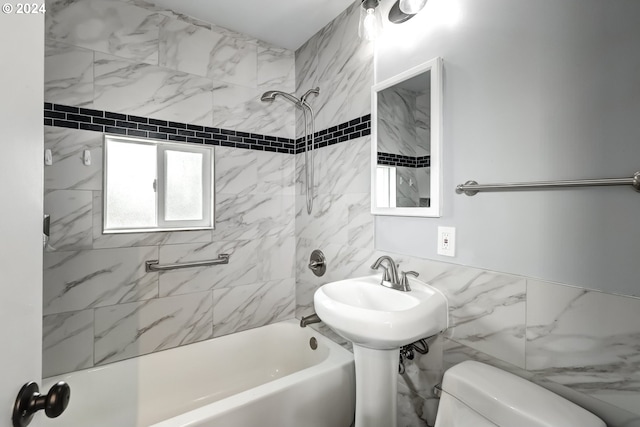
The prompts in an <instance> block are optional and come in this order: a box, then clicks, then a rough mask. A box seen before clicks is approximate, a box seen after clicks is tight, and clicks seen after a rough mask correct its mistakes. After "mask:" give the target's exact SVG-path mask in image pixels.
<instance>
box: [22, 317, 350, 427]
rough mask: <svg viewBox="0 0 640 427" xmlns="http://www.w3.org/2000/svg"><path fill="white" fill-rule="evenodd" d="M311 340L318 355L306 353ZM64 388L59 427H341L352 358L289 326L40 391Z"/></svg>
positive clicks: (121, 365)
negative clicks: (68, 392)
mask: <svg viewBox="0 0 640 427" xmlns="http://www.w3.org/2000/svg"><path fill="white" fill-rule="evenodd" d="M311 337H315V338H316V340H317V342H318V348H317V349H316V350H312V349H311V348H310V345H309V340H310V339H311ZM60 380H64V381H67V382H68V383H69V385H70V386H71V401H70V403H69V407H68V408H67V411H66V412H65V413H64V414H62V415H61V416H60V417H59V418H57V419H50V420H49V419H48V420H46V421H44V420H43V418H44V414H38V415H37V416H36V418H38V420H37V422H36V419H34V424H35V425H40V423H42V425H43V426H52V427H53V426H64V427H143V426H144V427H147V426H153V427H178V426H189V427H195V426H202V427H205V426H206V427H245V426H246V427H258V426H260V427H349V426H350V425H351V423H352V421H353V414H354V408H355V378H354V369H353V355H352V354H351V353H349V352H348V351H346V350H345V349H343V348H342V347H340V346H338V345H337V344H335V343H333V342H331V341H330V340H328V339H327V338H325V337H323V336H322V335H320V334H318V333H317V332H315V331H313V330H312V329H311V328H308V327H307V328H300V326H298V323H297V321H295V320H290V321H285V322H280V323H276V324H273V325H269V326H264V327H261V328H257V329H252V330H249V331H245V332H240V333H237V334H232V335H227V336H224V337H220V338H215V339H212V340H208V341H204V342H200V343H196V344H191V345H188V346H184V347H179V348H175V349H172V350H167V351H162V352H158V353H153V354H149V355H146V356H142V357H138V358H134V359H129V360H124V361H122V362H117V363H113V364H110V365H106V366H104V367H99V368H92V369H87V370H83V371H78V372H73V373H70V374H67V375H64V376H56V377H52V378H49V379H45V380H44V381H43V387H42V388H43V389H44V391H45V392H46V391H47V390H49V387H50V386H51V385H52V384H53V383H55V382H56V381H60Z"/></svg>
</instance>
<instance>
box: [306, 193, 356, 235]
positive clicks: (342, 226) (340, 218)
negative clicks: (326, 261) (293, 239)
mask: <svg viewBox="0 0 640 427" xmlns="http://www.w3.org/2000/svg"><path fill="white" fill-rule="evenodd" d="M348 222H349V210H348V205H347V198H346V196H344V195H337V194H321V195H318V196H316V197H315V198H314V205H313V211H312V212H311V215H309V214H308V213H307V206H306V199H305V197H304V196H296V236H298V237H300V238H303V239H307V240H310V241H312V242H313V243H314V244H315V245H317V246H318V247H323V246H326V245H327V244H329V243H336V244H346V243H347V241H348V240H349V239H348Z"/></svg>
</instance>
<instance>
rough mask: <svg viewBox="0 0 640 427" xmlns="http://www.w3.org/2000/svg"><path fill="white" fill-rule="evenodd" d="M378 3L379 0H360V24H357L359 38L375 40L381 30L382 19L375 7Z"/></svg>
mask: <svg viewBox="0 0 640 427" xmlns="http://www.w3.org/2000/svg"><path fill="white" fill-rule="evenodd" d="M379 4H380V0H362V9H361V10H360V25H359V26H358V35H359V36H360V38H361V39H364V40H367V41H372V40H375V38H376V36H377V35H378V32H379V31H380V30H381V28H382V20H381V18H380V11H379V10H378V9H377V8H378V5H379Z"/></svg>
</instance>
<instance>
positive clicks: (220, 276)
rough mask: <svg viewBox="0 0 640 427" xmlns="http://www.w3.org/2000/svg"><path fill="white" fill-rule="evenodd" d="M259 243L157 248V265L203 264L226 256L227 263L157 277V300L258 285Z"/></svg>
mask: <svg viewBox="0 0 640 427" xmlns="http://www.w3.org/2000/svg"><path fill="white" fill-rule="evenodd" d="M259 246H260V241H259V240H255V241H249V240H238V241H227V242H212V243H208V244H187V245H167V246H162V247H160V258H159V260H160V263H161V264H173V263H183V262H190V261H204V260H210V259H216V258H218V255H219V254H229V255H230V258H229V263H228V264H222V265H213V266H208V267H196V268H188V269H182V270H173V271H167V272H163V273H160V278H159V283H160V296H161V297H164V296H169V295H179V294H187V293H194V292H202V291H209V290H211V289H219V288H229V287H234V286H241V285H248V284H251V283H257V282H258V281H259V279H258V263H257V262H256V260H258V247H259Z"/></svg>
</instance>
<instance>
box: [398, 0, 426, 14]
mask: <svg viewBox="0 0 640 427" xmlns="http://www.w3.org/2000/svg"><path fill="white" fill-rule="evenodd" d="M425 4H427V0H400V10H401V11H402V12H404V13H406V14H409V15H414V14H416V13H418V12H420V11H421V10H422V8H423V7H424V5H425Z"/></svg>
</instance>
